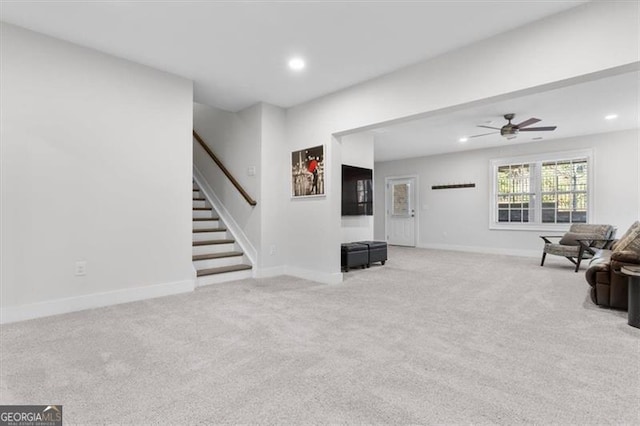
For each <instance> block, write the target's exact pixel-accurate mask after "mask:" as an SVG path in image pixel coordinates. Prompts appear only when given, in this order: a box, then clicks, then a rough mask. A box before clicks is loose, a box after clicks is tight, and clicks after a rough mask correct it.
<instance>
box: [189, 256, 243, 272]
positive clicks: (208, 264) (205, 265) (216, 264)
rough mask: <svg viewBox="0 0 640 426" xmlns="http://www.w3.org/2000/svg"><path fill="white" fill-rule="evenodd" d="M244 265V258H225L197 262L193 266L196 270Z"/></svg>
mask: <svg viewBox="0 0 640 426" xmlns="http://www.w3.org/2000/svg"><path fill="white" fill-rule="evenodd" d="M241 263H242V256H233V257H223V258H222V259H207V260H196V261H194V262H193V266H195V268H196V269H209V268H220V267H222V266H231V265H239V264H241Z"/></svg>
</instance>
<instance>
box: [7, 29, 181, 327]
mask: <svg viewBox="0 0 640 426" xmlns="http://www.w3.org/2000/svg"><path fill="white" fill-rule="evenodd" d="M0 31H1V37H0V39H1V43H2V46H1V52H0V54H1V66H2V68H1V75H2V79H1V90H0V93H1V94H0V101H1V106H2V116H1V126H0V127H1V128H2V133H1V139H0V140H1V144H0V146H1V149H2V155H1V157H2V158H1V168H2V171H1V173H2V175H1V176H2V184H1V187H2V206H1V212H2V223H1V229H2V243H1V244H2V260H1V262H2V267H1V269H2V272H1V277H2V289H1V296H2V302H1V305H2V321H14V320H19V319H24V318H30V317H36V316H42V315H47V314H55V313H59V312H65V311H70V310H76V309H83V308H88V307H92V306H100V305H105V304H112V303H117V302H123V301H128V300H134V299H139V298H145V297H151V296H154V295H156V296H157V295H162V294H168V293H174V292H179V291H188V290H189V289H192V288H193V277H192V274H193V272H192V265H191V196H190V187H191V160H192V158H191V125H192V123H191V122H192V83H191V82H190V81H188V80H186V79H184V78H180V77H177V76H174V75H170V74H167V73H164V72H160V71H156V70H153V69H151V68H148V67H145V66H142V65H138V64H135V63H132V62H128V61H125V60H121V59H118V58H115V57H112V56H109V55H106V54H102V53H99V52H97V51H94V50H90V49H86V48H82V47H79V46H76V45H73V44H70V43H66V42H63V41H60V40H57V39H53V38H50V37H46V36H43V35H40V34H37V33H34V32H31V31H27V30H24V29H21V28H18V27H15V26H12V25H8V24H1V27H0ZM78 260H84V261H86V262H87V274H86V276H84V277H76V276H74V267H75V262H76V261H78Z"/></svg>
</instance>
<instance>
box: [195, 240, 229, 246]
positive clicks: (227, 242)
mask: <svg viewBox="0 0 640 426" xmlns="http://www.w3.org/2000/svg"><path fill="white" fill-rule="evenodd" d="M235 242H236V240H230V239H225V240H207V241H194V242H193V245H194V246H210V245H214V244H232V243H235Z"/></svg>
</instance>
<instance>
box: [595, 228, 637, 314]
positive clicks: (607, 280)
mask: <svg viewBox="0 0 640 426" xmlns="http://www.w3.org/2000/svg"><path fill="white" fill-rule="evenodd" d="M627 265H640V222H638V221H636V222H635V223H634V224H633V225H631V227H630V228H629V229H628V230H627V232H625V233H624V235H623V236H622V237H621V238H620V239H619V240H617V241H616V242H614V243H613V245H612V246H611V250H606V249H604V250H596V253H595V255H594V256H593V259H591V262H589V268H587V272H586V273H585V278H586V279H587V282H588V283H589V285H590V286H591V294H590V295H591V300H592V301H593V303H595V304H596V305H600V306H606V307H610V308H616V309H624V310H626V309H628V303H629V295H628V288H627V286H628V280H629V277H627V276H626V275H623V274H621V273H620V268H622V267H623V266H627Z"/></svg>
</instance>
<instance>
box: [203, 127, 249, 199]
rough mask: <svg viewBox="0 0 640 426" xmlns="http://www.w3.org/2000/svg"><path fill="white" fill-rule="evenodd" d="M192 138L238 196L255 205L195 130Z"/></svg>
mask: <svg viewBox="0 0 640 426" xmlns="http://www.w3.org/2000/svg"><path fill="white" fill-rule="evenodd" d="M193 137H194V138H196V140H197V141H198V143H199V144H200V146H202V148H203V149H204V150H205V151H206V152H207V154H209V157H211V159H212V160H213V161H214V162H215V163H216V164H217V165H218V167H220V170H222V173H224V175H225V176H226V177H227V178H228V179H229V180H230V181H231V183H232V184H233V186H235V187H236V189H237V190H238V191H239V192H240V194H242V196H243V197H244V199H245V200H247V203H249V204H250V205H252V206H255V205H257V204H258V203H257V202H256V200H254V199H253V198H251V196H250V195H249V194H247V191H245V190H244V188H243V187H242V185H240V183H239V182H238V181H237V180H236V178H234V177H233V175H231V172H230V171H229V170H228V169H227V168H226V167H225V166H224V164H222V161H220V159H219V158H218V157H216V155H215V154H214V153H213V151H211V149H209V147H208V146H207V144H206V143H205V142H204V141H203V140H202V138H201V137H200V135H199V134H198V133H197V132H196V131H195V130H194V131H193Z"/></svg>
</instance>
